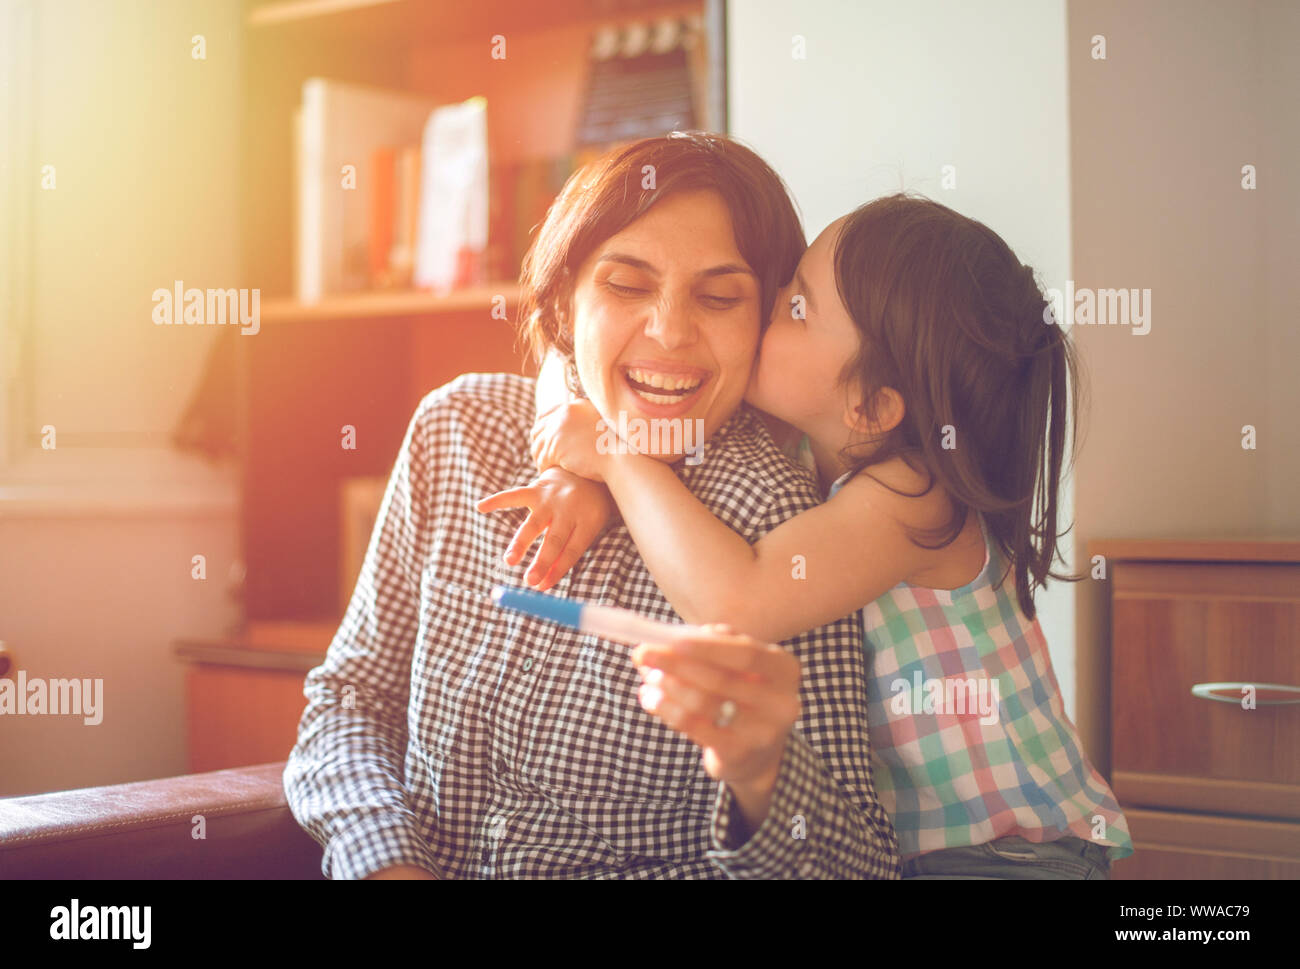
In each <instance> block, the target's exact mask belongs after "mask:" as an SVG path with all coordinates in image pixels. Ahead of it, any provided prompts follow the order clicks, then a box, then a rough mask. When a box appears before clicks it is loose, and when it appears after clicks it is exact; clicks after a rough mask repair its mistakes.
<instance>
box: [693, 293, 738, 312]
mask: <svg viewBox="0 0 1300 969" xmlns="http://www.w3.org/2000/svg"><path fill="white" fill-rule="evenodd" d="M700 302H701V303H703V304H704V305H705V306H710V307H712V308H713V309H717V310H729V309H731V307H733V306H735V305H736V304H737V303H739V302H741V297H739V296H717V295H714V294H712V293H704V294H702V295H701V296H700Z"/></svg>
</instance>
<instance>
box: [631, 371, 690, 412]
mask: <svg viewBox="0 0 1300 969" xmlns="http://www.w3.org/2000/svg"><path fill="white" fill-rule="evenodd" d="M627 380H628V385H629V386H630V387H631V388H632V390H633V391H635V392H636V393H637V395H638V396H640V397H643V398H645V399H646V400H648V401H650V402H651V403H653V404H673V403H676V402H677V401H679V400H681V399H682V398H683V397H686V396H688V395H689V394H691V393H693V392H694V391H695V390H696V389H697V388H698V387H699V386H700V384H701V383H702V382H703V379H702V378H700V377H685V376H681V375H678V374H663V373H656V372H655V371H653V370H641V369H637V368H633V369H629V370H628V372H627ZM655 390H660V391H667V393H654V392H653V391H655Z"/></svg>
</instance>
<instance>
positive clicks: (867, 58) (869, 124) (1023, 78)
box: [727, 0, 1075, 716]
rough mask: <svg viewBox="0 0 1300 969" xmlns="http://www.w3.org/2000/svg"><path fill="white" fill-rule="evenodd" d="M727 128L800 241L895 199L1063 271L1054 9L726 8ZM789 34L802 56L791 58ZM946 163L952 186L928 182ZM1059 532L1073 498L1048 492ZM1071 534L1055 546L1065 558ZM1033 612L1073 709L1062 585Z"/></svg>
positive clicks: (1035, 5)
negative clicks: (769, 168)
mask: <svg viewBox="0 0 1300 969" xmlns="http://www.w3.org/2000/svg"><path fill="white" fill-rule="evenodd" d="M727 18H728V33H729V37H728V45H727V58H728V85H729V94H728V96H729V99H730V100H729V113H730V118H729V127H730V131H731V133H732V134H734V135H736V136H738V137H740V138H742V139H744V140H745V141H747V142H748V143H749V144H750V145H752V146H753V147H754V148H755V149H756V150H757V151H758V152H759V154H761V155H762V156H763V157H764V158H766V159H767V160H768V161H769V162H771V163H772V164H773V166H774V167H775V168H776V170H777V171H778V172H780V173H781V175H783V176H784V177H785V179H786V181H787V182H788V183H789V185H790V187H791V189H792V190H793V192H794V195H795V198H796V199H797V200H798V202H799V205H800V207H801V209H802V211H803V215H804V228H805V229H806V230H807V234H808V238H809V240H811V239H813V238H814V237H815V236H816V235H817V234H818V233H819V232H821V230H822V229H823V228H825V227H826V225H828V224H829V223H830V222H832V221H834V220H835V219H836V218H838V217H839V216H841V215H843V214H845V213H846V212H848V211H849V210H850V209H852V208H854V207H855V206H857V205H860V204H861V203H863V202H865V201H868V200H869V199H872V198H876V197H878V196H880V195H886V194H889V193H891V192H896V191H899V190H903V189H906V190H908V191H914V192H919V193H921V194H925V195H928V196H929V197H931V198H933V199H935V200H936V201H939V202H942V203H944V204H945V205H948V206H951V207H952V208H954V209H956V210H958V211H959V212H962V213H963V214H965V215H968V216H970V217H972V218H975V219H979V220H980V221H982V222H985V223H986V224H987V225H989V227H990V228H992V229H993V230H994V231H995V232H997V233H998V234H1000V235H1001V236H1002V237H1003V238H1004V239H1005V240H1006V241H1007V243H1008V244H1009V245H1010V246H1011V247H1012V248H1013V249H1014V250H1015V251H1016V253H1017V254H1018V255H1019V256H1020V258H1021V260H1022V261H1024V262H1026V263H1028V264H1029V265H1031V266H1033V267H1034V268H1035V269H1036V270H1038V272H1039V273H1040V275H1041V276H1042V277H1043V280H1044V284H1045V285H1047V286H1057V287H1061V284H1060V283H1059V282H1057V281H1058V280H1063V279H1065V278H1067V276H1068V273H1067V270H1068V268H1069V265H1070V178H1069V129H1068V120H1069V118H1068V106H1067V99H1066V81H1067V78H1066V57H1065V35H1066V34H1065V2H1064V0H981V2H979V3H963V2H960V0H911V2H907V3H899V2H897V0H861V2H856V0H855V2H847V0H803V2H800V3H789V2H786V0H732V2H730V3H729V4H728V5H727ZM796 37H802V38H803V42H804V45H805V50H806V58H805V59H802V60H800V59H796V57H795V56H794V52H795V44H796V43H797V41H796V40H795V38H796ZM945 165H953V166H956V188H955V189H953V190H945V189H943V188H942V187H941V177H942V169H943V166H945ZM1062 504H1063V507H1064V508H1065V509H1067V511H1066V513H1065V521H1064V524H1068V523H1069V520H1070V518H1071V516H1072V509H1073V504H1074V502H1073V491H1072V488H1071V487H1069V486H1068V485H1067V488H1066V490H1065V491H1064V493H1063V494H1062ZM1070 542H1071V539H1070V537H1068V536H1067V539H1066V541H1065V542H1064V543H1063V545H1062V551H1063V552H1064V554H1065V555H1066V560H1067V561H1071V559H1072V549H1071V544H1070ZM1038 603H1039V614H1040V617H1041V622H1042V626H1043V631H1044V633H1045V634H1046V636H1047V641H1048V644H1049V648H1050V650H1051V654H1052V662H1053V665H1054V666H1055V668H1056V675H1057V677H1058V679H1059V681H1060V684H1061V690H1062V692H1063V694H1064V697H1065V705H1066V710H1067V712H1069V713H1070V714H1071V716H1073V715H1074V693H1075V690H1074V682H1075V680H1074V671H1075V651H1074V591H1073V588H1072V586H1070V585H1068V584H1063V583H1055V584H1053V585H1052V586H1051V587H1050V588H1049V589H1047V590H1046V591H1044V592H1042V593H1040V596H1039V599H1038Z"/></svg>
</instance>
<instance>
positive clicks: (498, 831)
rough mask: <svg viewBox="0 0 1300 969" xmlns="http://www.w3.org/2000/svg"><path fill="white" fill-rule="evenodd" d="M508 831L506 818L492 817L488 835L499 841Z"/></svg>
mask: <svg viewBox="0 0 1300 969" xmlns="http://www.w3.org/2000/svg"><path fill="white" fill-rule="evenodd" d="M505 833H506V819H505V818H503V817H500V816H498V817H495V818H493V819H492V826H491V827H490V828H489V829H488V837H489V838H491V839H492V840H493V841H499V840H501V838H502V837H504V836H505Z"/></svg>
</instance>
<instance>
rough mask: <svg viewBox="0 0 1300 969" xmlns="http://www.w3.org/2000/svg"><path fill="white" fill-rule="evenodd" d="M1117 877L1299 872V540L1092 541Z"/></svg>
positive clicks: (1276, 875)
mask: <svg viewBox="0 0 1300 969" xmlns="http://www.w3.org/2000/svg"><path fill="white" fill-rule="evenodd" d="M1089 553H1090V555H1094V556H1095V555H1103V556H1105V558H1106V564H1107V570H1108V574H1109V578H1110V583H1111V623H1110V626H1111V643H1110V650H1111V657H1110V658H1111V664H1110V665H1111V770H1112V777H1111V782H1112V786H1113V788H1114V791H1115V794H1116V796H1117V797H1118V798H1119V801H1120V804H1121V806H1123V808H1124V809H1125V813H1126V815H1127V816H1128V818H1129V822H1130V827H1131V831H1132V835H1133V842H1134V848H1135V854H1134V855H1133V856H1132V857H1130V858H1129V859H1126V860H1124V861H1122V862H1119V863H1117V864H1116V865H1115V868H1114V876H1115V877H1116V878H1296V877H1300V542H1283V541H1259V542H1253V541H1236V542H1229V541H1214V542H1211V541H1207V542H1186V541H1183V542H1176V541H1101V542H1094V543H1091V544H1090V545H1089Z"/></svg>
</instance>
